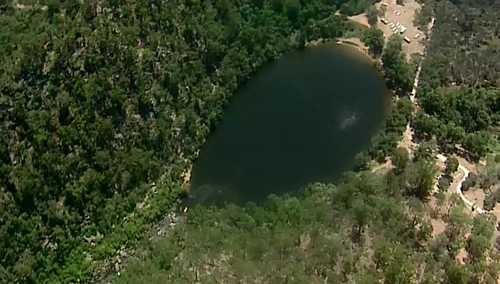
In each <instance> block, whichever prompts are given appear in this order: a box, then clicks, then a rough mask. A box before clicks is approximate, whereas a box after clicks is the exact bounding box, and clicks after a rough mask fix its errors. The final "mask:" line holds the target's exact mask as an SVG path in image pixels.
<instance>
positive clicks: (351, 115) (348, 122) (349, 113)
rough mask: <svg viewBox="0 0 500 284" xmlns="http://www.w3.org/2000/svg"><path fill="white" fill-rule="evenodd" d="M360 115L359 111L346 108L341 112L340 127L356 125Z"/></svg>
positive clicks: (343, 128)
mask: <svg viewBox="0 0 500 284" xmlns="http://www.w3.org/2000/svg"><path fill="white" fill-rule="evenodd" d="M358 119H359V115H358V112H357V111H354V110H349V109H345V110H343V111H342V112H341V113H340V125H339V127H340V129H341V130H345V129H346V128H349V127H351V126H354V125H356V123H357V122H358Z"/></svg>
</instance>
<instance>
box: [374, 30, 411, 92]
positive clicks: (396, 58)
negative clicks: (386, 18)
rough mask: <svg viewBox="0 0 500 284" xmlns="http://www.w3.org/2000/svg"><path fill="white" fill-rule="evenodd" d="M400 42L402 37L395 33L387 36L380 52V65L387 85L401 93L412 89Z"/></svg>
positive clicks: (409, 69)
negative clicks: (386, 40) (385, 43)
mask: <svg viewBox="0 0 500 284" xmlns="http://www.w3.org/2000/svg"><path fill="white" fill-rule="evenodd" d="M402 42H403V39H402V38H401V37H400V36H399V35H397V34H393V35H391V36H390V37H389V40H388V42H387V45H386V47H385V49H384V53H383V54H382V67H383V71H384V74H385V77H386V78H387V84H388V85H389V87H390V88H392V89H395V90H398V92H399V93H401V94H407V93H409V92H410V91H411V89H412V83H413V77H412V72H411V68H410V66H409V64H408V62H407V61H406V56H405V54H404V52H403V45H402V44H403V43H402Z"/></svg>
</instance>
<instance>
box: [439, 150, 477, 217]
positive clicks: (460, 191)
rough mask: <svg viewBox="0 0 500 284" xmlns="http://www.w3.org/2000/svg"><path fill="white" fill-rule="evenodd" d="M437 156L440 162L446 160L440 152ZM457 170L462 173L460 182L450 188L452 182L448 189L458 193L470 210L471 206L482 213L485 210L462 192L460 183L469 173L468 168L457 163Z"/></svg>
mask: <svg viewBox="0 0 500 284" xmlns="http://www.w3.org/2000/svg"><path fill="white" fill-rule="evenodd" d="M437 158H438V160H440V161H441V162H443V163H444V162H446V157H445V156H443V155H441V154H437ZM458 170H459V171H461V172H462V173H463V174H464V175H463V177H462V179H461V180H460V182H459V183H458V185H457V186H456V188H455V189H453V188H451V187H452V186H453V184H452V185H451V186H450V189H451V190H452V191H454V192H455V193H458V195H460V198H461V199H462V201H463V202H464V203H465V205H466V206H467V207H468V208H469V209H470V210H472V207H474V210H475V211H477V212H479V214H483V213H485V211H484V210H483V209H482V208H479V207H478V206H477V205H475V204H474V203H473V202H472V201H470V200H469V199H467V198H466V197H465V196H464V194H463V192H462V189H461V188H462V183H463V182H464V181H465V180H466V179H467V176H468V175H469V170H468V169H466V168H465V167H464V166H462V165H460V164H458Z"/></svg>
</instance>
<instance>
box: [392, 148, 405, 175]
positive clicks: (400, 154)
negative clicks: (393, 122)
mask: <svg viewBox="0 0 500 284" xmlns="http://www.w3.org/2000/svg"><path fill="white" fill-rule="evenodd" d="M391 161H392V164H393V165H394V172H395V174H396V175H401V174H403V173H404V172H405V171H406V169H407V167H408V165H409V163H410V155H409V154H408V151H407V150H406V149H404V148H400V147H398V148H396V149H395V150H394V153H393V154H392V157H391Z"/></svg>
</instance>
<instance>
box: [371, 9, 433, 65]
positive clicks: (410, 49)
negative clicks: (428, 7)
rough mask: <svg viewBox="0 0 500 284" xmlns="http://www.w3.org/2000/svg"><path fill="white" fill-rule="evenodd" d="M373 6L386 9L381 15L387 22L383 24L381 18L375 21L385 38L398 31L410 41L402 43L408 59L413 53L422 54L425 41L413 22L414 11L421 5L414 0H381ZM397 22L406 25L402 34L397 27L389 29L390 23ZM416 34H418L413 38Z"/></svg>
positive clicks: (423, 35) (421, 32)
mask: <svg viewBox="0 0 500 284" xmlns="http://www.w3.org/2000/svg"><path fill="white" fill-rule="evenodd" d="M375 6H376V7H377V8H378V9H379V10H380V9H381V7H385V9H386V13H385V15H384V16H383V17H384V18H385V20H386V21H387V24H384V23H383V22H382V21H381V20H379V21H378V23H377V27H378V28H379V29H381V30H382V31H383V32H384V35H385V37H386V38H388V37H389V36H391V35H392V34H393V33H398V34H400V35H401V36H402V37H405V36H406V37H408V38H409V39H410V43H407V42H404V44H403V50H404V52H405V54H406V57H407V58H408V59H410V57H411V54H413V53H419V54H424V45H423V44H422V42H423V41H425V34H424V32H423V31H421V30H419V29H418V28H417V27H415V26H414V24H413V20H414V18H415V12H416V11H417V10H419V9H420V7H421V5H420V4H419V3H417V2H416V1H415V0H406V1H405V3H404V5H398V4H396V0H382V1H381V2H379V3H377V4H375ZM365 18H366V17H365ZM397 23H399V24H401V25H403V26H405V27H406V31H405V32H404V33H403V34H401V33H400V30H399V29H398V30H396V31H393V30H391V24H397ZM417 34H418V35H419V36H418V38H415V36H416V35H417Z"/></svg>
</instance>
